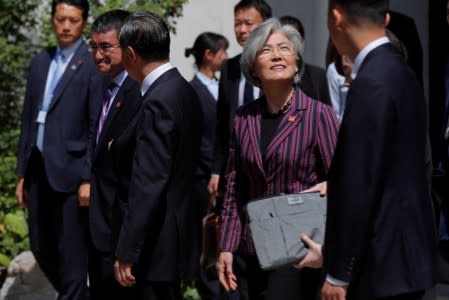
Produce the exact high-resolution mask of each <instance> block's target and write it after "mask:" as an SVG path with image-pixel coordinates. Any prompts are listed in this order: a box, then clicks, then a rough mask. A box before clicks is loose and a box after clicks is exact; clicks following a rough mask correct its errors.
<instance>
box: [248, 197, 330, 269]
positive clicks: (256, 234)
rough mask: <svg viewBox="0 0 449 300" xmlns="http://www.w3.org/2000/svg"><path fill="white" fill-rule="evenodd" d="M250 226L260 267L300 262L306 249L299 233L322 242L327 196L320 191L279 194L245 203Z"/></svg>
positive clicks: (275, 266)
mask: <svg viewBox="0 0 449 300" xmlns="http://www.w3.org/2000/svg"><path fill="white" fill-rule="evenodd" d="M246 210H247V214H248V220H249V227H250V229H251V234H252V237H253V240H254V245H255V247H256V254H257V258H258V259H259V263H260V266H261V268H262V269H264V270H269V269H275V268H278V267H281V266H285V265H288V264H293V263H296V262H298V261H300V260H301V259H302V258H303V257H304V256H305V255H306V254H307V248H305V245H304V243H303V242H302V241H301V238H300V235H301V233H305V234H307V235H308V236H310V237H311V238H312V239H313V240H314V241H315V242H318V243H320V244H322V243H323V239H324V225H325V221H326V197H320V195H319V193H303V194H290V195H278V196H273V197H267V198H262V199H257V200H253V201H250V202H248V204H247V206H246Z"/></svg>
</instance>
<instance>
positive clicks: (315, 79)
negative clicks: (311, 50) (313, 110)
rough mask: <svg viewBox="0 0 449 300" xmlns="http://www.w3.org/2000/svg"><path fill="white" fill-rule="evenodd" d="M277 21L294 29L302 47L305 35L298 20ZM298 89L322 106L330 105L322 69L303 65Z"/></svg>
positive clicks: (286, 18)
mask: <svg viewBox="0 0 449 300" xmlns="http://www.w3.org/2000/svg"><path fill="white" fill-rule="evenodd" d="M279 21H281V23H282V24H287V25H290V26H293V27H295V28H296V29H297V30H298V32H299V33H300V34H301V37H302V40H303V45H304V43H305V40H306V33H305V31H304V26H303V25H302V23H301V21H300V20H299V19H298V18H295V17H292V16H283V17H280V18H279ZM299 88H300V89H301V90H302V91H303V92H304V93H306V95H308V96H309V97H311V98H313V99H315V100H318V101H320V102H323V103H324V104H327V105H331V99H330V95H329V87H328V83H327V78H326V71H325V70H324V69H323V68H320V67H317V66H314V65H311V64H308V63H305V64H304V72H303V74H302V76H301V81H300V82H299Z"/></svg>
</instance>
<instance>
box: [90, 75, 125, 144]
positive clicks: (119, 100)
mask: <svg viewBox="0 0 449 300" xmlns="http://www.w3.org/2000/svg"><path fill="white" fill-rule="evenodd" d="M130 83H131V79H130V78H129V77H127V78H126V79H125V81H124V82H123V84H122V86H121V87H120V88H119V90H118V92H117V95H115V98H114V101H113V102H112V104H111V107H110V109H109V112H108V116H107V117H106V120H105V122H104V124H103V128H102V129H101V133H100V137H99V139H98V145H101V143H103V140H104V138H105V136H106V135H107V132H108V129H109V128H110V126H111V125H112V124H113V123H114V119H115V117H116V116H117V115H118V114H119V112H120V111H121V110H122V109H123V106H124V105H125V103H126V101H124V100H125V98H126V97H125V96H126V93H127V91H128V89H129V87H130ZM98 148H100V147H97V149H98Z"/></svg>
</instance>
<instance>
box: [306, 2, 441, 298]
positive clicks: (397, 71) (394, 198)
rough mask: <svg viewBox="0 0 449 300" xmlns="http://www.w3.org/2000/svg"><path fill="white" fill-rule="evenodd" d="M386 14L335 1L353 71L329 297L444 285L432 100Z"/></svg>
mask: <svg viewBox="0 0 449 300" xmlns="http://www.w3.org/2000/svg"><path fill="white" fill-rule="evenodd" d="M387 9H388V0H376V1H364V0H330V1H329V13H328V26H329V32H330V36H331V39H332V41H333V43H334V44H335V46H336V47H337V50H338V51H339V53H341V54H342V55H347V56H348V57H349V58H350V59H351V60H352V61H353V62H354V66H353V69H352V75H351V76H352V82H351V86H350V90H349V93H348V102H347V103H348V105H347V108H346V111H345V118H344V120H343V122H342V124H341V127H340V133H339V136H338V141H337V147H336V150H335V155H334V159H333V161H332V165H331V169H330V174H329V178H328V213H327V223H326V235H325V242H324V250H323V252H324V253H323V254H324V269H325V271H326V274H327V276H326V281H325V283H324V285H323V288H322V290H321V292H322V298H323V299H326V300H328V299H422V297H423V295H424V292H425V290H427V289H429V288H431V287H432V286H433V285H434V284H435V283H436V281H437V276H436V257H437V250H436V234H435V225H434V219H433V213H432V208H431V200H430V193H429V185H428V182H427V180H426V173H427V172H426V132H427V130H426V117H427V116H426V102H425V98H424V94H423V91H422V88H421V85H420V84H419V82H418V80H417V79H416V76H415V74H414V73H413V71H412V69H411V68H410V67H409V66H408V65H407V64H406V63H405V62H404V61H403V60H402V59H401V56H399V55H398V54H397V53H396V52H395V50H394V49H393V47H392V46H391V45H390V43H389V40H388V39H387V38H386V29H385V11H386V10H387ZM312 248H314V247H312Z"/></svg>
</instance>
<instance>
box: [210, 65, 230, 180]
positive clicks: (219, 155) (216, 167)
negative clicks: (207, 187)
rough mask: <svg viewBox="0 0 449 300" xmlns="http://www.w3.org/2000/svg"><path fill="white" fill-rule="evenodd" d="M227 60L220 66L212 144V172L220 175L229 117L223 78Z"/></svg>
mask: <svg viewBox="0 0 449 300" xmlns="http://www.w3.org/2000/svg"><path fill="white" fill-rule="evenodd" d="M227 65H228V62H226V63H224V64H223V67H222V68H221V75H220V78H221V79H220V82H219V86H218V101H217V126H216V130H215V146H214V160H213V164H212V174H218V175H222V174H221V173H222V172H223V168H224V165H225V163H226V161H225V157H226V151H227V149H226V148H227V147H228V145H229V144H228V143H227V142H226V141H227V139H228V138H229V137H228V133H227V126H228V123H227V122H228V121H229V120H228V119H227V118H228V117H229V111H228V110H229V108H228V101H227V100H226V91H225V84H224V78H226V77H227V74H228V66H227Z"/></svg>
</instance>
